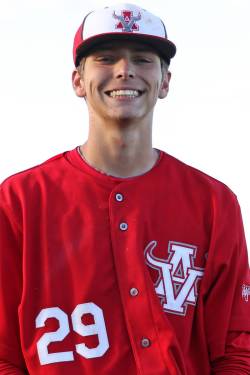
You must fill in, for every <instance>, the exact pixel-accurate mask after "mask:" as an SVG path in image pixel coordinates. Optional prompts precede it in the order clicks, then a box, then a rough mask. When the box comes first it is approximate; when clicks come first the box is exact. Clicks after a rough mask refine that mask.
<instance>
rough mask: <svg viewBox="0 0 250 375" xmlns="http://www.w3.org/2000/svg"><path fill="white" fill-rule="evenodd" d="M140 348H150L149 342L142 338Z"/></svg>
mask: <svg viewBox="0 0 250 375" xmlns="http://www.w3.org/2000/svg"><path fill="white" fill-rule="evenodd" d="M141 346H142V347H143V348H148V347H149V346H150V340H149V339H147V338H145V337H144V338H143V339H142V340H141Z"/></svg>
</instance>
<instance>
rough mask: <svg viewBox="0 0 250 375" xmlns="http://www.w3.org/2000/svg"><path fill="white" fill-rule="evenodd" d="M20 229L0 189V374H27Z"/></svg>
mask: <svg viewBox="0 0 250 375" xmlns="http://www.w3.org/2000/svg"><path fill="white" fill-rule="evenodd" d="M21 241H22V238H21V232H20V230H19V228H18V224H17V222H16V221H15V220H14V218H13V215H11V211H10V209H9V207H8V204H7V203H6V201H5V199H4V196H3V194H2V190H0V373H1V374H5V375H7V374H12V375H21V374H25V373H26V372H25V371H26V369H25V364H24V359H23V356H22V351H21V344H20V337H19V324H18V306H19V303H20V300H21V294H22V277H21V267H22V257H21Z"/></svg>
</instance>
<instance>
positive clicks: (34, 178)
mask: <svg viewBox="0 0 250 375" xmlns="http://www.w3.org/2000/svg"><path fill="white" fill-rule="evenodd" d="M64 155H65V153H61V154H58V155H55V156H53V157H51V158H49V159H48V160H46V161H44V162H43V163H41V164H38V165H36V166H33V167H31V168H28V169H26V170H24V171H20V172H18V173H15V174H13V175H11V176H9V177H8V178H6V179H5V180H4V181H3V182H2V183H1V185H0V194H1V200H2V199H3V198H6V199H7V200H8V198H10V196H12V197H15V196H18V195H22V194H23V193H24V192H26V193H29V192H30V191H31V190H33V189H34V188H35V187H36V186H37V185H38V184H41V183H42V181H43V180H44V179H48V178H53V176H55V175H57V174H58V173H59V172H60V170H62V166H63V165H65V157H64Z"/></svg>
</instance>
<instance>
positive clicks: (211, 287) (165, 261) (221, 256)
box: [0, 4, 250, 375]
mask: <svg viewBox="0 0 250 375" xmlns="http://www.w3.org/2000/svg"><path fill="white" fill-rule="evenodd" d="M175 51H176V49H175V46H174V44H173V43H171V42H170V41H169V40H168V39H167V35H166V31H165V27H164V25H163V23H162V21H161V20H160V19H159V18H158V17H156V16H154V15H152V14H151V13H149V12H147V11H146V10H143V9H141V8H139V7H137V6H135V5H131V4H121V5H116V6H113V7H107V8H105V9H102V10H98V11H95V12H92V13H90V14H88V15H87V16H86V18H85V20H84V22H83V24H82V25H81V27H80V28H79V30H78V31H77V33H76V37H75V41H74V62H75V65H76V69H75V70H74V72H73V76H72V82H73V87H74V90H75V92H76V94H77V96H79V97H81V98H84V99H85V101H86V104H87V108H88V112H89V135H88V139H87V141H86V143H85V144H84V145H82V146H80V147H77V148H76V149H75V150H73V151H69V152H65V153H63V154H61V155H58V156H56V157H54V158H52V159H50V160H49V161H47V162H45V163H43V164H42V165H39V166H37V167H34V168H32V169H29V170H27V171H25V172H21V173H19V174H17V175H15V176H12V177H10V178H9V179H7V180H6V181H5V182H4V183H3V184H2V186H1V211H0V212H1V221H0V223H1V248H0V257H1V258H0V270H1V273H0V275H1V291H0V338H1V340H0V373H1V374H6V375H7V374H12V375H14V374H15V375H17V374H18V375H21V374H25V373H26V374H27V373H28V374H35V375H38V374H40V375H45V374H46V375H47V374H49V375H59V374H60V375H63V374H67V375H68V374H74V375H77V374H88V375H90V374H104V375H118V374H119V375H120V374H121V375H123V374H129V375H134V374H143V375H167V374H168V375H201V374H202V375H210V374H219V375H226V374H229V373H230V374H232V375H233V374H234V375H240V374H242V375H243V374H249V373H250V348H249V346H250V339H249V338H250V335H249V332H250V322H249V312H250V304H249V290H250V287H249V284H250V278H249V269H248V263H247V251H246V243H245V239H244V232H243V226H242V221H241V214H240V208H239V205H238V203H237V199H236V197H235V195H234V194H233V193H232V192H231V191H230V190H229V189H228V188H227V187H226V186H225V185H224V184H222V183H221V182H219V181H217V180H215V179H213V178H211V177H209V176H207V175H206V174H204V173H202V172H200V171H198V170H196V169H194V168H192V167H190V166H187V165H186V164H184V163H182V162H180V161H178V160H176V159H175V158H173V157H172V156H170V155H168V154H166V153H164V152H162V151H159V150H156V149H154V148H152V121H153V111H154V107H155V104H156V102H157V100H158V98H160V99H162V98H165V97H166V96H167V93H168V89H169V81H170V77H171V75H170V72H169V70H168V65H169V63H170V59H171V58H172V57H173V56H174V55H175Z"/></svg>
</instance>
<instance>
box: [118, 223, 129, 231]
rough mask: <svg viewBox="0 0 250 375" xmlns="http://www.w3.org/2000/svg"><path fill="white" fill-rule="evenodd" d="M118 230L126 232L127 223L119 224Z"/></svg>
mask: <svg viewBox="0 0 250 375" xmlns="http://www.w3.org/2000/svg"><path fill="white" fill-rule="evenodd" d="M120 229H121V230H127V229H128V224H127V223H121V224H120Z"/></svg>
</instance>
